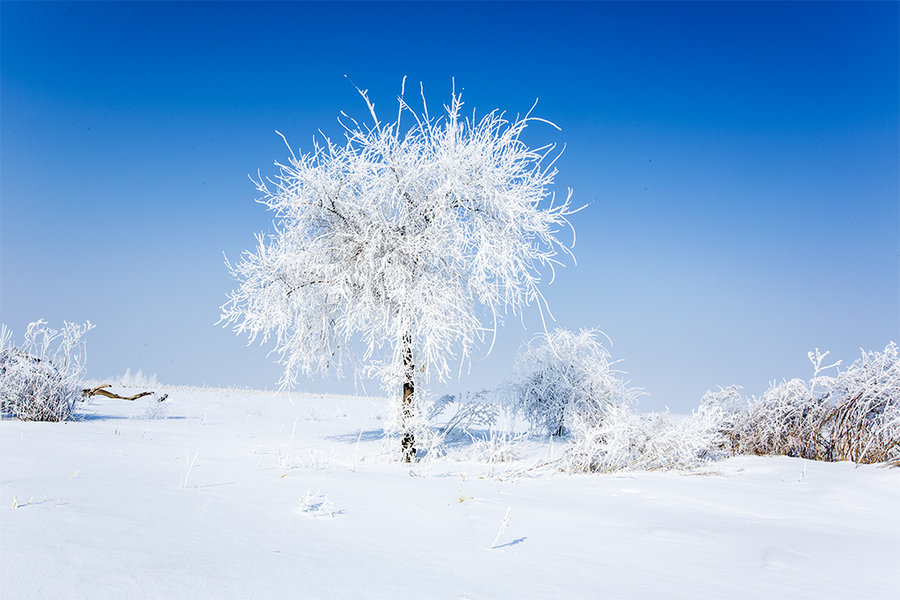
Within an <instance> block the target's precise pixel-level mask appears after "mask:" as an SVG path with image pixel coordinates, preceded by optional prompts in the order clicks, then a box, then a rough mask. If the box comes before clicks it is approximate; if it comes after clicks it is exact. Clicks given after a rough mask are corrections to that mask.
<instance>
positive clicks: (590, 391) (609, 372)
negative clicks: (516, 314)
mask: <svg viewBox="0 0 900 600" xmlns="http://www.w3.org/2000/svg"><path fill="white" fill-rule="evenodd" d="M614 364H615V363H614V362H611V361H610V354H609V351H607V349H606V348H604V347H603V345H602V344H600V342H599V341H598V340H597V332H596V331H594V330H584V329H583V330H581V331H580V332H578V333H573V332H571V331H567V330H565V329H557V330H555V331H554V332H552V333H547V334H540V335H538V336H537V337H535V338H534V340H532V341H531V343H530V344H529V345H528V347H527V348H526V350H525V351H524V352H523V353H522V355H521V356H520V357H519V359H518V362H517V364H516V370H515V376H514V383H513V386H514V389H515V395H516V404H517V407H518V408H519V409H520V410H521V412H522V414H523V415H524V417H525V419H526V420H528V422H529V423H530V424H531V426H532V429H533V430H535V431H540V432H543V433H548V434H550V435H563V434H565V433H567V432H570V431H572V430H573V427H575V426H576V425H577V426H579V427H584V426H594V425H596V424H597V423H598V422H599V421H600V420H601V419H602V418H603V417H604V415H605V411H606V408H607V407H608V406H609V405H611V404H621V403H625V404H630V403H631V402H633V400H634V397H635V395H636V392H635V390H633V389H631V388H629V387H628V384H627V382H625V381H623V380H622V378H621V377H620V375H621V373H620V372H618V371H615V370H613V369H612V366H613V365H614Z"/></svg>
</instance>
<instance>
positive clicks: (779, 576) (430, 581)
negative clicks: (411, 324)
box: [0, 388, 900, 600]
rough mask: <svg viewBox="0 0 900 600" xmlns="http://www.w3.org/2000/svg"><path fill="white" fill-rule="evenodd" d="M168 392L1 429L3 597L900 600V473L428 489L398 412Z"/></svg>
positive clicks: (784, 461) (459, 477) (275, 396)
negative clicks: (161, 399) (395, 419)
mask: <svg viewBox="0 0 900 600" xmlns="http://www.w3.org/2000/svg"><path fill="white" fill-rule="evenodd" d="M163 391H168V392H169V394H170V396H169V400H168V401H167V402H166V403H165V405H164V406H165V407H166V414H147V411H148V409H149V410H150V412H151V413H153V412H155V410H154V407H153V406H152V405H151V404H148V403H144V402H142V400H139V401H137V402H135V403H128V402H122V401H117V400H107V399H102V400H98V401H95V402H93V403H92V404H91V405H90V406H89V407H88V408H87V409H86V410H85V411H84V412H85V418H84V420H82V421H80V422H69V423H24V422H16V421H3V422H0V456H2V463H0V503H2V504H0V597H2V598H4V599H25V598H29V599H30V598H97V599H104V598H110V599H112V598H115V599H117V600H120V599H123V598H124V599H130V598H192V599H193V598H235V599H238V598H240V599H247V598H261V599H263V598H264V599H278V598H397V597H404V598H469V599H492V600H494V599H505V598H508V599H522V598H567V599H571V598H726V597H727V598H729V599H734V598H760V597H771V598H782V597H791V598H885V599H889V598H898V597H900V569H898V568H897V565H898V564H900V511H898V510H897V507H898V506H900V469H892V470H891V469H882V468H878V467H874V466H861V467H859V468H855V467H854V465H852V464H847V463H837V464H826V463H813V462H808V461H802V460H797V459H790V458H757V457H742V458H735V459H730V460H727V461H724V462H722V463H718V464H716V465H713V466H712V467H711V468H709V469H707V470H705V471H703V472H702V473H695V474H679V473H662V472H655V473H646V472H645V473H624V474H617V475H593V476H588V475H581V476H569V475H564V474H561V473H554V472H553V471H551V470H549V469H543V470H541V469H536V470H532V471H525V469H527V468H528V467H530V466H532V465H534V464H537V463H538V462H539V461H540V459H541V457H542V456H544V455H546V454H547V452H548V451H549V450H550V449H549V448H548V447H547V446H546V445H541V444H536V443H535V444H532V445H530V446H528V447H527V448H526V450H525V451H523V455H522V456H521V457H520V458H519V460H518V461H517V462H514V463H504V464H502V465H494V466H493V467H489V466H488V465H486V464H485V463H483V462H477V461H474V460H470V459H467V454H466V452H465V451H464V449H463V450H462V451H460V452H456V453H451V454H450V455H448V456H447V457H444V458H441V459H439V460H435V461H433V462H431V463H428V464H416V465H413V466H412V468H410V467H409V466H408V465H401V464H398V463H392V462H390V460H389V459H388V456H387V453H386V452H385V450H384V441H383V439H382V434H381V427H382V420H383V418H384V416H385V414H386V412H387V406H386V403H385V402H384V401H380V400H372V399H366V398H350V397H337V396H336V397H321V396H302V395H297V394H293V395H289V394H279V393H274V392H254V391H247V390H214V389H190V388H172V389H170V390H163ZM148 417H155V418H148ZM491 468H492V469H493V473H494V475H497V474H503V473H506V475H504V476H502V477H485V475H486V474H487V473H488V471H489V469H491ZM522 471H524V472H522ZM517 472H519V474H518V475H515V473H517ZM505 517H508V518H506V519H505ZM504 521H505V522H506V525H505V527H502V524H503V523H504ZM498 533H499V536H498ZM495 540H496V541H495ZM492 546H493V547H492Z"/></svg>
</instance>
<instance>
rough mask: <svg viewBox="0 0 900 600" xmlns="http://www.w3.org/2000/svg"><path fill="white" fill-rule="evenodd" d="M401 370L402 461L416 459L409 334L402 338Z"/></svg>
mask: <svg viewBox="0 0 900 600" xmlns="http://www.w3.org/2000/svg"><path fill="white" fill-rule="evenodd" d="M403 342H404V344H405V346H406V347H405V348H404V349H403V372H404V375H405V377H406V380H405V381H404V382H403V412H402V413H401V421H400V429H401V430H402V431H403V437H401V438H400V448H401V449H402V451H403V460H404V462H413V461H414V460H415V459H416V439H415V435H414V434H413V431H412V423H411V422H410V421H411V420H412V416H413V402H415V398H414V396H413V393H414V392H415V383H414V381H413V380H414V377H415V365H414V364H413V358H412V340H411V339H410V337H409V336H405V337H404V338H403Z"/></svg>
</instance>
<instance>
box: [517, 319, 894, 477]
mask: <svg viewBox="0 0 900 600" xmlns="http://www.w3.org/2000/svg"><path fill="white" fill-rule="evenodd" d="M827 355H828V353H827V352H826V353H821V352H819V351H818V350H815V351H814V352H810V353H809V358H810V360H811V362H812V364H813V368H814V373H813V376H812V377H811V378H810V379H809V380H801V379H791V380H786V381H783V382H781V383H773V384H772V385H771V386H770V387H769V389H768V390H766V392H765V393H764V394H763V395H762V396H761V397H759V398H752V399H750V400H749V401H748V400H747V399H745V398H744V397H742V395H741V393H740V387H739V386H729V387H726V388H720V389H719V390H718V391H708V392H707V393H706V394H705V395H704V396H703V398H702V399H701V402H700V406H699V407H698V408H697V409H696V410H695V411H694V412H693V413H692V414H691V415H690V416H688V417H687V418H684V419H674V418H673V417H671V416H670V415H668V414H667V413H662V414H660V413H639V412H637V410H635V407H634V404H635V402H634V398H635V395H636V391H635V390H634V389H633V388H629V387H628V384H627V382H625V381H623V379H622V378H621V376H620V373H618V372H616V371H613V370H612V369H611V368H610V366H611V365H612V364H614V363H612V362H610V355H609V353H608V351H607V350H606V349H605V348H603V347H602V346H601V345H600V344H599V342H598V341H597V338H596V334H595V333H594V332H590V331H588V332H585V331H582V332H581V333H578V334H575V333H571V332H568V331H563V330H557V331H555V332H554V333H552V334H549V335H547V336H539V338H537V339H536V340H535V341H534V342H532V344H530V345H529V347H528V348H527V350H526V352H525V353H524V354H523V355H522V358H521V360H520V363H519V366H518V369H517V379H516V383H515V386H514V388H515V390H516V394H515V397H516V408H518V410H519V411H520V413H521V414H523V415H524V416H525V418H526V419H527V421H528V422H529V423H530V425H531V432H532V433H539V434H546V433H550V434H555V435H562V436H565V437H567V438H568V441H569V447H568V451H567V453H566V455H565V457H564V465H565V469H566V470H567V471H569V472H576V473H577V472H610V471H616V470H620V469H638V470H654V469H684V468H692V467H696V466H699V465H701V464H703V463H704V462H705V461H708V460H714V459H718V458H722V457H725V456H729V455H733V454H756V455H771V454H774V455H786V456H794V457H800V458H807V459H812V460H822V461H839V460H850V461H854V462H857V463H888V464H892V465H900V358H898V349H897V345H896V344H895V343H893V342H892V343H890V344H889V345H888V346H887V347H886V348H885V349H884V351H883V352H863V353H862V356H861V357H860V358H859V359H858V360H856V361H855V362H854V363H853V364H852V365H851V366H850V367H849V368H847V369H846V370H842V371H841V370H838V371H837V372H836V374H835V375H831V376H829V375H824V374H823V372H826V371H830V370H831V369H835V368H837V367H838V365H839V363H835V364H832V365H824V364H823V363H824V361H825V358H826V357H827Z"/></svg>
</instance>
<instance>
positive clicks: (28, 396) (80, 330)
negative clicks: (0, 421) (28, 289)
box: [0, 320, 94, 421]
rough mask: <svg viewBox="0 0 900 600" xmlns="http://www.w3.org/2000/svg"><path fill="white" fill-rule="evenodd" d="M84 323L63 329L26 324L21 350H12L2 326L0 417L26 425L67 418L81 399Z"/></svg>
mask: <svg viewBox="0 0 900 600" xmlns="http://www.w3.org/2000/svg"><path fill="white" fill-rule="evenodd" d="M93 327H94V326H93V325H91V324H90V323H85V324H84V325H76V324H74V323H64V324H63V327H62V329H60V330H55V329H51V328H49V327H47V324H46V322H45V321H43V320H41V321H36V322H34V323H31V324H29V325H28V329H27V330H26V332H25V345H24V346H23V347H22V348H17V347H15V346H13V345H12V343H11V342H12V332H11V331H10V330H9V329H7V328H6V326H5V325H2V326H0V415H2V417H3V418H14V419H23V420H26V421H64V420H67V419H71V418H72V416H73V414H74V412H75V406H76V402H77V401H78V400H79V398H80V396H81V389H80V388H81V386H80V384H81V375H82V372H83V370H84V362H85V347H84V340H83V337H84V335H85V334H86V333H87V332H88V331H90V330H91V329H93Z"/></svg>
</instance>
